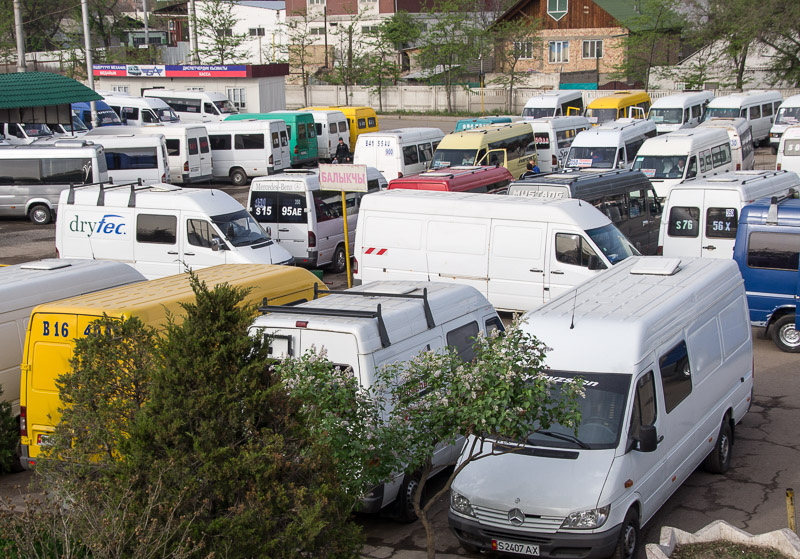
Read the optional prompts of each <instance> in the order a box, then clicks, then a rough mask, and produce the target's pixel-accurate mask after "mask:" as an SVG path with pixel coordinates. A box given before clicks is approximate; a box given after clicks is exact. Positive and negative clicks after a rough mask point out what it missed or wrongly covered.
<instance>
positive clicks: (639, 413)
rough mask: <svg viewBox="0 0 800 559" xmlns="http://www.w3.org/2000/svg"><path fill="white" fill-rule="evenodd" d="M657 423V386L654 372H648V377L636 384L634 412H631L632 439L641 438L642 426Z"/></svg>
mask: <svg viewBox="0 0 800 559" xmlns="http://www.w3.org/2000/svg"><path fill="white" fill-rule="evenodd" d="M655 422H656V385H655V375H653V371H648V372H647V374H646V375H644V376H643V377H642V378H640V379H639V380H638V381H637V382H636V394H635V395H634V398H633V410H632V411H631V431H630V437H631V438H632V439H638V438H639V429H640V428H641V426H642V425H654V424H655Z"/></svg>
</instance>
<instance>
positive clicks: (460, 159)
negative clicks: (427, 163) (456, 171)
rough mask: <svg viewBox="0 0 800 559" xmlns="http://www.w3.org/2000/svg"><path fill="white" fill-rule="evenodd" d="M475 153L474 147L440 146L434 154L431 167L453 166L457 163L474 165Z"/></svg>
mask: <svg viewBox="0 0 800 559" xmlns="http://www.w3.org/2000/svg"><path fill="white" fill-rule="evenodd" d="M475 153H476V151H475V150H474V149H442V148H438V149H437V150H436V152H435V153H434V154H433V163H432V164H431V167H433V168H434V169H438V168H439V167H453V166H456V165H474V164H475Z"/></svg>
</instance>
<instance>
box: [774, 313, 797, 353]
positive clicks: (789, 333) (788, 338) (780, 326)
mask: <svg viewBox="0 0 800 559" xmlns="http://www.w3.org/2000/svg"><path fill="white" fill-rule="evenodd" d="M769 329H770V333H771V334H772V341H773V342H775V345H776V346H778V348H779V349H780V350H781V351H786V352H788V353H798V352H800V331H798V330H797V328H795V326H794V315H793V314H787V315H784V316H782V317H780V318H779V319H778V320H776V321H775V324H773V325H772V326H770V327H769Z"/></svg>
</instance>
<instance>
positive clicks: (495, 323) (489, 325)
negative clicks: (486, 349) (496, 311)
mask: <svg viewBox="0 0 800 559" xmlns="http://www.w3.org/2000/svg"><path fill="white" fill-rule="evenodd" d="M495 330H498V331H500V332H505V331H506V328H505V326H503V322H502V321H501V320H500V318H498V317H496V316H493V317H492V318H490V319H488V320H487V321H486V334H487V335H489V334H491V333H492V332H494V331H495Z"/></svg>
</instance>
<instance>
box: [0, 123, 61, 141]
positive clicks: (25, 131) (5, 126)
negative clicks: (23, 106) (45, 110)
mask: <svg viewBox="0 0 800 559" xmlns="http://www.w3.org/2000/svg"><path fill="white" fill-rule="evenodd" d="M0 135H2V136H5V140H6V142H8V144H9V145H12V146H26V145H30V144H32V143H33V142H35V141H37V140H41V139H48V138H52V137H53V135H54V134H53V131H52V130H51V129H50V127H49V126H48V125H46V124H33V123H24V122H0Z"/></svg>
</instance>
